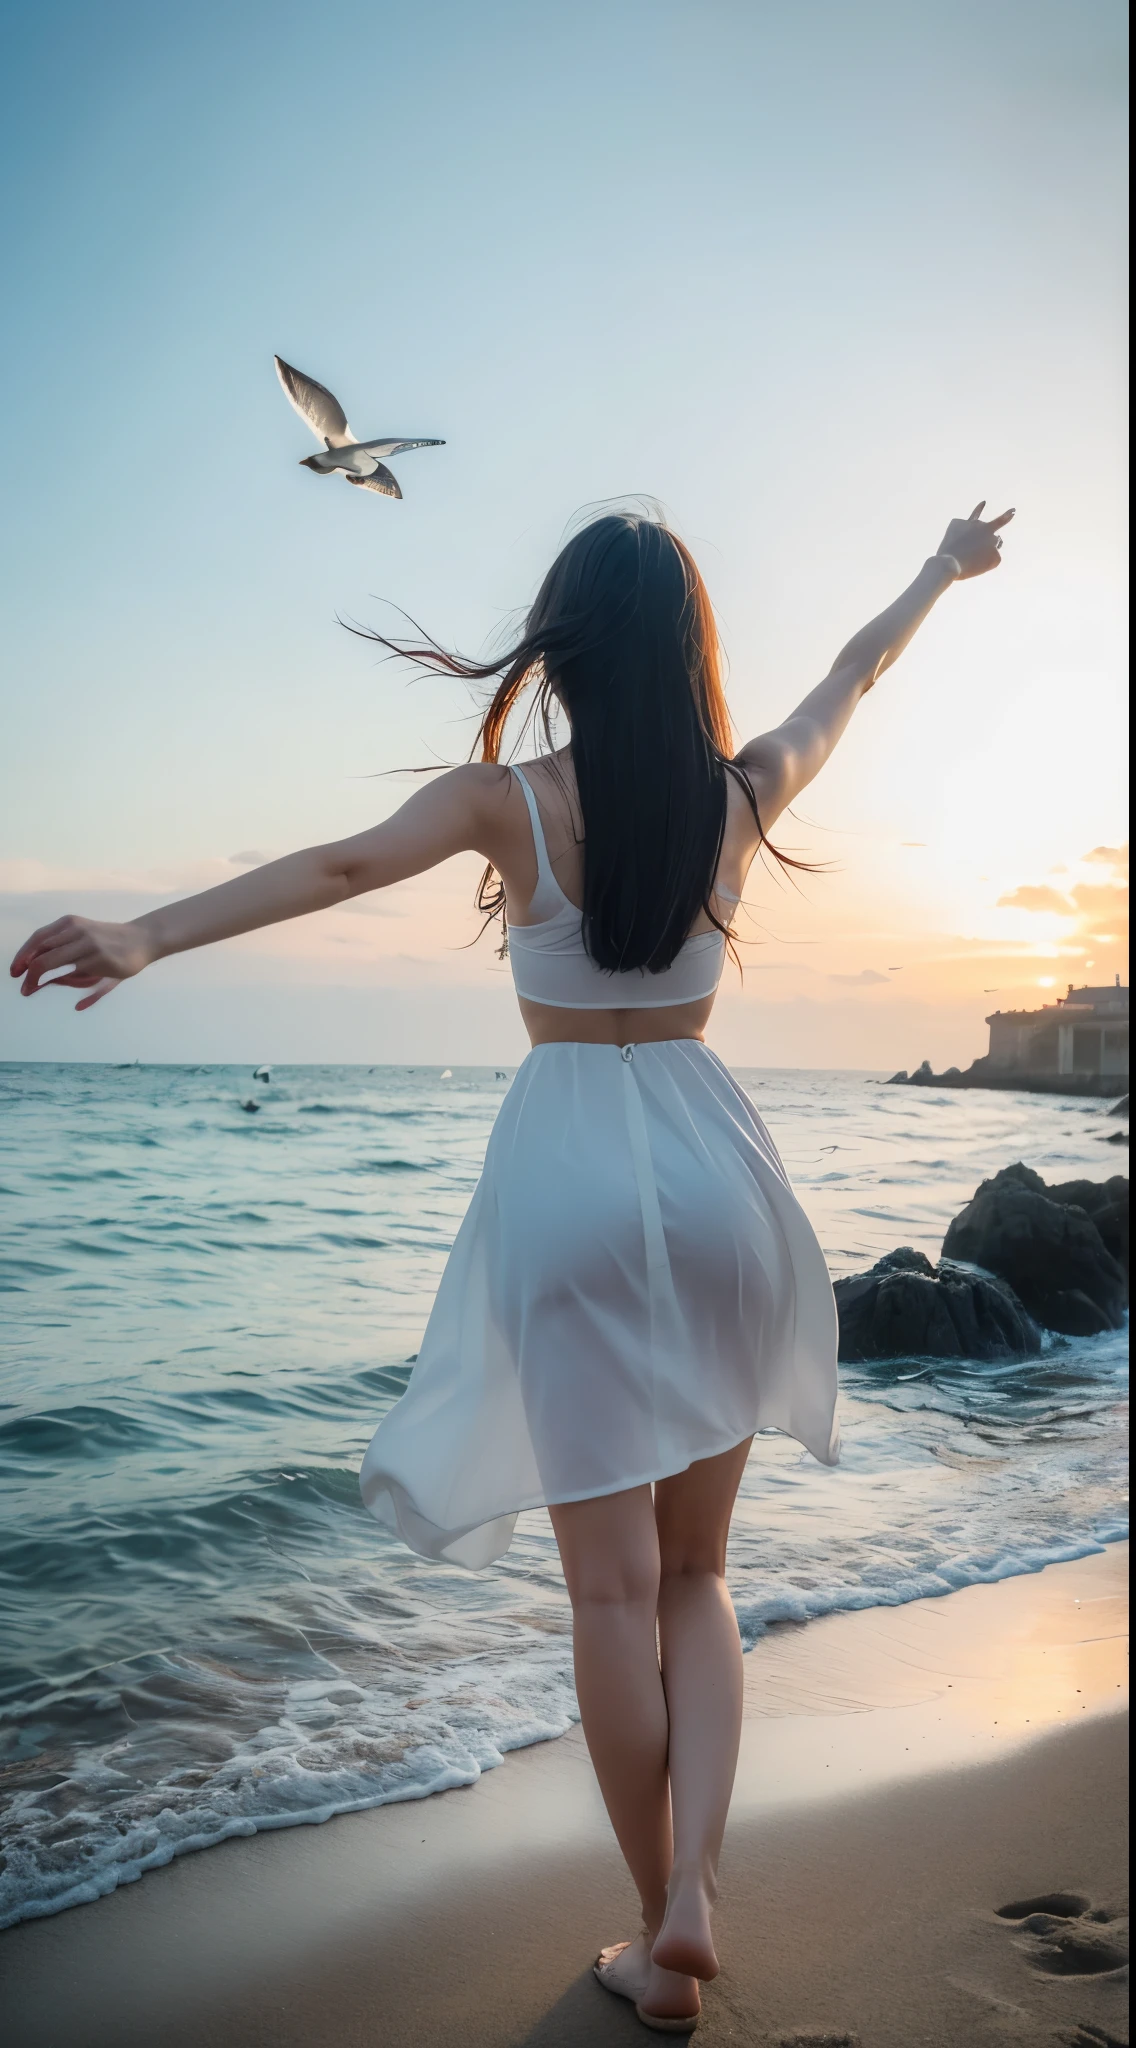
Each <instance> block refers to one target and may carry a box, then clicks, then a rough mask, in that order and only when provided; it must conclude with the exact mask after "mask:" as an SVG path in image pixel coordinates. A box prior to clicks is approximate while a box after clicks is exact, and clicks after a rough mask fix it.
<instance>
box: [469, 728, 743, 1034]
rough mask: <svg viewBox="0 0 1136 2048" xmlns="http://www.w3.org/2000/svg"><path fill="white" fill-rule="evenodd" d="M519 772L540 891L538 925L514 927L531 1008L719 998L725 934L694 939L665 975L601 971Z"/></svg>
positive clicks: (522, 990)
mask: <svg viewBox="0 0 1136 2048" xmlns="http://www.w3.org/2000/svg"><path fill="white" fill-rule="evenodd" d="M512 773H513V774H514V775H515V776H516V778H517V781H518V782H519V783H520V785H521V788H522V789H523V791H524V793H525V802H526V804H527V805H528V807H529V817H530V819H531V820H532V834H533V845H534V848H535V850H536V888H535V890H534V891H533V898H532V902H531V904H530V905H529V909H530V913H531V914H533V915H535V917H536V919H537V922H536V923H535V924H511V925H510V926H509V959H510V961H511V963H512V968H513V983H514V986H515V988H516V991H517V994H518V995H519V996H524V997H526V998H527V1000H528V1001H529V1002H530V1003H548V1004H549V1005H550V1006H551V1008H553V1009H554V1010H662V1009H665V1008H666V1007H667V1005H668V1004H670V1003H697V1002H701V1001H703V1000H704V999H705V998H706V997H707V996H712V995H713V994H714V993H715V992H716V990H717V987H718V983H719V982H720V980H721V978H722V966H723V963H724V961H725V957H726V941H725V939H724V938H723V936H722V934H721V932H716V931H711V932H699V933H697V934H696V936H695V937H694V938H691V939H687V940H686V941H685V943H684V944H683V945H681V946H680V947H679V950H678V952H677V953H676V955H675V957H674V959H673V960H672V962H671V964H670V966H669V967H664V968H663V970H662V972H661V973H659V974H651V973H649V972H648V970H647V968H645V967H632V968H629V969H627V970H625V971H623V972H621V973H617V974H612V973H610V972H609V971H608V970H607V969H606V968H603V967H598V966H597V965H596V962H595V961H594V960H593V959H592V957H591V955H590V954H589V953H588V951H587V949H586V947H585V945H584V931H583V918H582V915H581V912H580V910H579V908H578V906H577V905H576V904H575V903H570V902H569V900H568V898H567V896H566V895H565V894H564V891H563V889H562V888H561V887H560V884H559V882H558V881H557V879H556V876H555V875H554V874H553V872H552V862H551V861H550V860H549V858H548V847H547V845H546V844H545V838H544V827H543V826H542V824H541V822H540V812H539V810H538V809H537V802H536V798H535V796H534V795H533V792H532V789H531V788H530V786H529V784H528V782H527V780H526V778H525V776H524V775H523V774H522V773H521V770H520V769H519V768H514V769H513V770H512ZM718 894H719V895H727V892H726V891H724V890H719V891H718ZM729 900H730V901H736V900H737V899H736V898H729Z"/></svg>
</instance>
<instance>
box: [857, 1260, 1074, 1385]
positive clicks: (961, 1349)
mask: <svg viewBox="0 0 1136 2048" xmlns="http://www.w3.org/2000/svg"><path fill="white" fill-rule="evenodd" d="M834 1292H835V1295H836V1310H837V1315H838V1317H839V1320H840V1357H841V1358H842V1359H843V1360H845V1361H846V1362H847V1363H849V1364H860V1363H864V1362H866V1361H868V1360H870V1359H882V1358H989V1359H1014V1358H1030V1357H1032V1356H1033V1355H1034V1354H1035V1353H1036V1352H1038V1351H1040V1349H1041V1332H1040V1330H1039V1329H1038V1327H1037V1324H1036V1323H1035V1322H1034V1320H1033V1318H1032V1317H1031V1316H1030V1315H1028V1314H1027V1313H1026V1311H1025V1309H1024V1308H1023V1307H1022V1304H1021V1302H1020V1301H1019V1300H1018V1299H1017V1297H1016V1295H1015V1294H1014V1292H1013V1290H1012V1289H1011V1288H1009V1287H1007V1286H1006V1285H1005V1284H1004V1282H1003V1281H1001V1280H996V1279H991V1278H990V1277H989V1276H988V1275H985V1274H982V1273H970V1272H966V1271H964V1270H963V1269H962V1268H960V1267H958V1266H955V1265H952V1264H951V1263H950V1262H949V1261H947V1260H945V1259H944V1260H943V1261H942V1263H941V1264H940V1265H938V1266H933V1265H932V1264H931V1261H930V1259H928V1258H927V1257H926V1256H925V1255H924V1253H923V1252H917V1251H913V1250H912V1248H911V1246H910V1245H903V1246H901V1247H900V1249H899V1250H898V1251H894V1252H889V1253H888V1254H887V1256H886V1258H882V1259H878V1260H877V1261H876V1264H875V1265H874V1266H873V1267H872V1270H871V1272H870V1273H857V1274H855V1275H853V1276H852V1277H851V1278H849V1279H847V1280H838V1281H837V1282H836V1286H835V1288H834Z"/></svg>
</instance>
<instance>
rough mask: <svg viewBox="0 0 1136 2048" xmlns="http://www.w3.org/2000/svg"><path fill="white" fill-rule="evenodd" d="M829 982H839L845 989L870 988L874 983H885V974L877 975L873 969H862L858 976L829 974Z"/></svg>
mask: <svg viewBox="0 0 1136 2048" xmlns="http://www.w3.org/2000/svg"><path fill="white" fill-rule="evenodd" d="M828 978H829V980H830V981H839V982H841V983H842V984H843V986H844V987H845V988H871V987H872V986H873V984H874V983H876V982H881V981H886V980H887V975H886V974H877V973H876V970H875V968H874V967H865V968H862V969H861V971H860V973H859V974H830V975H829V977H828Z"/></svg>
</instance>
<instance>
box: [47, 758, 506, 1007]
mask: <svg viewBox="0 0 1136 2048" xmlns="http://www.w3.org/2000/svg"><path fill="white" fill-rule="evenodd" d="M508 779H509V778H508V771H507V770H505V769H497V768H492V767H485V766H483V765H481V764H480V763H477V764H471V765H470V766H468V767H465V768H455V769H452V770H451V771H450V773H449V774H447V775H442V776H439V778H438V780H437V781H436V782H431V783H429V784H427V786H426V787H425V788H424V789H418V790H416V791H415V792H414V795H413V796H412V797H410V798H409V799H408V800H407V802H406V803H404V804H403V805H402V806H401V807H400V808H399V809H398V810H397V811H395V813H394V814H393V816H392V817H389V818H384V820H383V822H382V824H380V825H374V826H372V827H371V829H370V830H369V831H367V832H359V833H357V834H356V835H355V836H354V837H353V838H351V839H340V840H337V841H335V842H334V843H332V844H331V845H328V846H307V847H304V848H303V849H302V850H301V851H300V852H299V853H289V854H286V855H285V857H284V858H283V859H282V860H271V861H266V862H265V863H264V865H263V867H259V868H254V869H253V870H252V871H251V872H250V873H249V874H245V875H236V876H234V878H233V880H232V881H231V882H221V883H219V884H218V886H217V887H216V888H215V889H203V890H202V891H201V893H200V894H199V895H197V896H183V897H182V898H181V900H180V902H177V903H167V904H164V905H163V906H162V908H161V909H160V910H150V911H147V912H146V913H145V915H144V916H142V917H136V918H133V919H132V920H131V922H130V923H129V924H103V923H100V922H97V921H96V920H94V919H92V918H87V917H59V918H56V920H55V922H54V923H53V924H48V925H43V926H41V928H40V930H39V931H36V932H33V933H32V935H31V937H30V938H29V939H26V940H25V942H24V944H23V945H22V946H21V947H20V950H19V952H18V953H17V954H16V957H15V959H14V960H13V962H12V966H11V970H10V971H11V973H12V974H13V975H22V976H23V986H22V988H21V991H20V992H21V994H22V995H25V996H32V995H35V993H36V991H37V990H38V989H39V988H40V987H51V988H82V989H88V990H90V993H89V994H88V995H86V996H84V998H83V1000H82V1002H79V1003H76V1005H75V1008H76V1009H77V1010H89V1009H90V1008H91V1006H92V1004H93V1003H97V1002H100V1001H101V1000H102V998H103V996H105V995H109V994H110V992H111V990H112V989H113V988H117V986H118V984H119V982H120V981H126V980H127V979H128V978H129V977H130V976H131V975H133V974H139V973H140V972H141V970H142V969H143V968H144V967H149V966H150V965H151V964H152V963H153V962H154V961H155V960H162V959H164V958H165V957H166V956H167V955H168V954H170V953H184V952H187V951H189V950H190V949H191V948H192V947H195V946H211V945H214V944H215V943H216V941H217V940H218V939H231V938H235V937H236V936H237V934H238V933H240V932H251V931H258V930H260V929H261V927H262V926H264V925H269V924H280V923H281V922H283V921H284V920H285V919H287V918H292V917H306V916H308V915H309V914H310V913H311V912H312V911H315V910H329V909H331V908H333V907H334V905H336V904H337V903H345V902H347V901H348V899H349V898H350V897H352V896H362V895H364V894H366V892H367V891H368V890H371V889H385V888H389V886H390V884H391V883H392V882H402V881H405V880H406V879H407V878H408V877H409V876H410V875H420V874H422V873H424V872H425V870H426V869H427V868H432V867H437V866H438V864H439V862H440V861H444V860H448V859H449V858H450V856H451V854H455V853H463V852H465V851H466V850H467V849H472V850H474V851H476V852H478V853H485V854H486V856H487V858H491V859H495V860H499V859H500V857H501V849H500V845H499V843H498V842H499V840H500V834H501V818H502V796H503V794H504V789H505V786H506V785H507V783H508ZM61 968H64V969H66V970H67V972H66V973H60V972H59V970H60V969H61ZM45 975H50V976H53V977H54V978H53V979H52V980H51V981H48V982H45V981H44V976H45Z"/></svg>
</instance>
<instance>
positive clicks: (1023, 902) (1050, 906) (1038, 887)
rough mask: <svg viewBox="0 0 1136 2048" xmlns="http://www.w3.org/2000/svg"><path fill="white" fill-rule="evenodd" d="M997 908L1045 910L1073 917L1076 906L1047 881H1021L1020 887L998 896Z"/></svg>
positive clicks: (1058, 915)
mask: <svg viewBox="0 0 1136 2048" xmlns="http://www.w3.org/2000/svg"><path fill="white" fill-rule="evenodd" d="M998 908H999V910H1046V911H1050V912H1052V913H1053V914H1054V915H1056V916H1057V917H1074V916H1075V915H1076V906H1075V904H1073V903H1070V901H1069V898H1068V897H1067V896H1063V895H1062V894H1061V891H1060V889H1051V888H1050V887H1049V884H1048V883H1047V882H1023V883H1022V886H1021V888H1020V889H1011V890H1010V892H1009V894H1008V895H1006V896H999V898H998Z"/></svg>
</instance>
